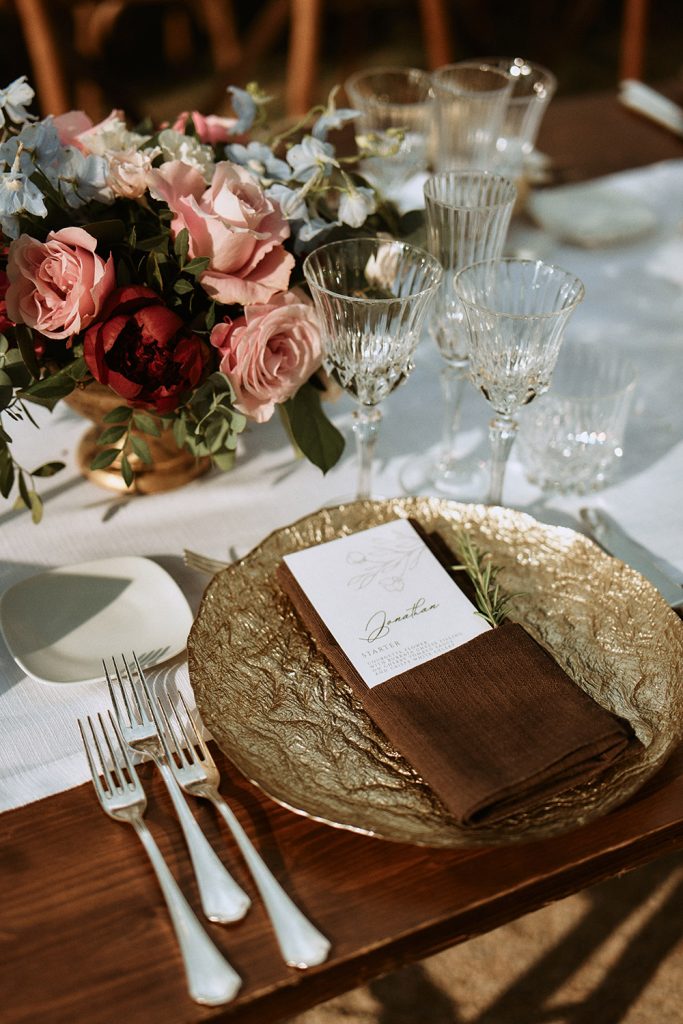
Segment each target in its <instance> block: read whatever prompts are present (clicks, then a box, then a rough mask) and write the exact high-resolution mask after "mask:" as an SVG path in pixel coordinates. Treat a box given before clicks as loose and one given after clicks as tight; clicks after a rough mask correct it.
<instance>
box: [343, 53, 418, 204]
mask: <svg viewBox="0 0 683 1024" xmlns="http://www.w3.org/2000/svg"><path fill="white" fill-rule="evenodd" d="M344 88H345V89H346V92H347V95H348V97H349V100H350V101H351V103H352V104H353V106H354V107H355V108H356V109H357V110H359V111H360V113H361V117H360V123H359V127H360V129H361V131H365V132H386V131H390V130H391V129H400V130H401V131H402V133H403V138H402V140H401V142H400V144H399V145H398V151H397V152H392V153H391V155H388V156H374V157H369V158H368V159H366V160H364V161H363V164H362V169H363V173H364V174H365V175H366V176H367V177H368V178H369V179H370V180H371V181H373V182H374V183H375V185H376V186H377V187H378V188H379V189H380V190H381V191H383V192H386V193H387V194H389V195H393V194H395V193H396V192H397V191H398V190H400V189H401V188H402V187H403V186H404V185H405V184H406V182H408V181H409V180H410V178H412V177H413V176H414V175H415V174H419V173H420V171H424V170H425V169H426V167H427V163H428V162H429V155H430V154H429V150H430V139H431V133H432V121H433V116H432V115H433V112H432V108H433V98H434V97H433V92H432V82H431V78H430V76H429V75H428V74H427V72H426V71H420V70H419V69H418V68H372V69H371V70H369V71H359V72H357V73H356V74H355V75H351V77H350V78H347V80H346V82H345V83H344Z"/></svg>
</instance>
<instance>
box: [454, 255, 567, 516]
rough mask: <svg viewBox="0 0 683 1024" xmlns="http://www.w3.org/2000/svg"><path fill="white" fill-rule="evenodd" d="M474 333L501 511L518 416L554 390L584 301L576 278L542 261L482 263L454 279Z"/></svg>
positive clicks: (494, 497) (475, 375)
mask: <svg viewBox="0 0 683 1024" xmlns="http://www.w3.org/2000/svg"><path fill="white" fill-rule="evenodd" d="M455 290H456V293H457V295H458V298H459V299H460V301H461V302H462V303H463V305H464V307H465V313H466V315H467V322H468V326H469V331H470V374H471V376H472V380H473V381H474V383H475V384H476V385H477V386H478V387H479V388H480V389H481V391H482V393H483V394H484V397H485V398H487V399H488V401H489V402H490V403H491V405H492V406H493V408H494V410H495V412H496V414H497V415H496V416H494V418H493V419H492V420H491V422H490V424H489V437H490V440H491V487H490V491H489V496H488V502H489V504H491V505H500V504H501V501H502V496H503V480H504V477H505V467H506V465H507V460H508V456H509V454H510V449H511V448H512V444H513V441H514V439H515V435H516V433H517V423H516V421H515V420H514V419H513V413H514V412H515V411H516V410H517V409H518V408H520V406H522V405H526V404H527V403H528V402H530V401H531V400H532V399H533V398H535V397H536V395H540V394H543V392H544V391H547V390H548V387H549V386H550V380H551V378H552V373H553V370H554V368H555V363H556V362H557V357H558V355H559V352H560V345H561V344H562V337H563V334H564V329H565V327H566V324H567V321H568V320H569V317H570V316H571V314H572V313H573V312H574V310H575V309H576V307H577V306H578V304H579V303H580V302H581V300H582V299H583V296H584V287H583V284H582V283H581V281H580V280H579V279H578V277H575V276H574V275H573V274H571V273H569V272H568V271H566V270H562V268H561V267H555V266H551V265H550V264H548V263H543V262H542V261H541V260H518V259H496V260H484V261H483V262H481V263H475V264H474V265H473V266H471V267H465V268H464V269H463V270H461V271H459V273H458V274H456V277H455Z"/></svg>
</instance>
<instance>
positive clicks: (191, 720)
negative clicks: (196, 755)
mask: <svg viewBox="0 0 683 1024" xmlns="http://www.w3.org/2000/svg"><path fill="white" fill-rule="evenodd" d="M178 696H179V697H180V700H181V702H182V705H183V707H184V708H185V714H186V716H187V721H188V722H189V723H190V727H191V729H192V732H193V733H194V735H195V738H196V741H197V744H198V745H199V748H200V750H201V752H202V753H203V754H204V757H206V758H207V759H208V760H213V759H212V757H211V754H210V753H209V748H208V747H207V745H206V742H205V740H204V737H203V736H202V734H201V732H200V731H199V730H198V729H197V725H196V723H195V720H194V718H193V717H192V715H191V714H190V709H189V708H188V706H187V704H186V703H185V698H184V697H183V695H182V693H181V692H180V690H178ZM182 728H183V736H184V737H185V739H186V740H187V744H188V746H189V747H194V746H195V743H194V742H193V741H192V740H191V739H190V737H189V736H188V734H187V731H186V729H185V726H184V725H183V727H182Z"/></svg>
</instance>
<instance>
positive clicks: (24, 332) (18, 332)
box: [14, 324, 40, 380]
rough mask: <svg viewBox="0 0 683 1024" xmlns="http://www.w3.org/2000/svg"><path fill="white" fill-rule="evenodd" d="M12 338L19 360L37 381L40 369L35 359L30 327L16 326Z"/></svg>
mask: <svg viewBox="0 0 683 1024" xmlns="http://www.w3.org/2000/svg"><path fill="white" fill-rule="evenodd" d="M14 336H15V338H16V339H17V345H18V346H19V351H20V352H21V358H22V359H23V360H24V363H25V365H26V368H27V370H28V371H29V373H30V374H31V376H32V377H34V378H35V379H36V380H37V379H38V377H40V367H39V366H38V360H37V358H36V348H35V342H34V340H33V331H32V330H31V329H30V327H26V325H25V324H17V326H16V327H15V328H14Z"/></svg>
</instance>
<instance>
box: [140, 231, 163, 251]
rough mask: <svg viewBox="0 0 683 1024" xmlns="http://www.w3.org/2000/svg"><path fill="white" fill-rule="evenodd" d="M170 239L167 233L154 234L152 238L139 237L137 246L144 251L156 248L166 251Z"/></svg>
mask: <svg viewBox="0 0 683 1024" xmlns="http://www.w3.org/2000/svg"><path fill="white" fill-rule="evenodd" d="M168 239H169V236H168V234H166V233H164V234H163V235H152V236H151V238H139V239H138V241H137V244H136V246H135V248H136V249H140V250H142V252H154V250H155V249H159V250H160V251H161V252H166V250H167V248H168Z"/></svg>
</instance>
